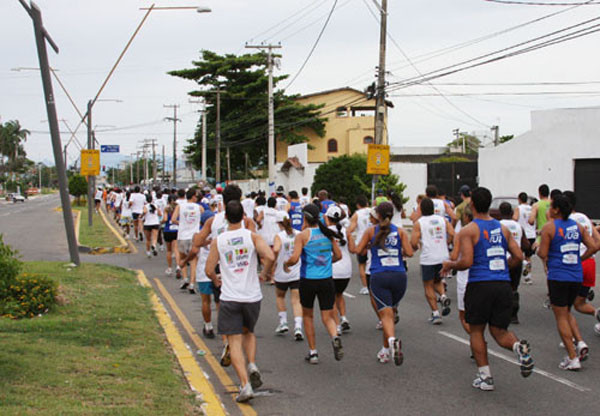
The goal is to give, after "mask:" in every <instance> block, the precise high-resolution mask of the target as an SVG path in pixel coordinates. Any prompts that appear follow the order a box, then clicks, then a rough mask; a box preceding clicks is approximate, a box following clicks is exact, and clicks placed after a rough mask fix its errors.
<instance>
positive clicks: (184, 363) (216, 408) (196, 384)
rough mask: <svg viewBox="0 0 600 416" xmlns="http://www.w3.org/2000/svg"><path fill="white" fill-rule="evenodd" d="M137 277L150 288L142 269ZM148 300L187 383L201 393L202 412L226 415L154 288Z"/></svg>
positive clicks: (212, 414)
mask: <svg viewBox="0 0 600 416" xmlns="http://www.w3.org/2000/svg"><path fill="white" fill-rule="evenodd" d="M137 278H138V281H139V282H140V284H141V285H142V286H144V287H148V288H152V287H151V286H150V282H148V279H147V278H146V275H145V274H144V272H143V271H141V270H138V271H137ZM150 301H151V302H152V307H153V308H154V312H155V313H156V317H157V318H158V321H159V322H160V325H161V326H162V328H163V330H164V331H165V335H166V336H167V340H168V341H169V344H170V345H171V348H172V349H173V351H174V352H175V356H176V357H177V361H179V365H180V366H181V368H182V369H183V373H184V375H185V378H186V379H187V382H188V384H189V385H190V387H191V389H192V390H193V391H195V392H198V393H200V394H201V395H202V400H203V401H204V404H203V405H202V408H203V410H204V413H205V414H206V415H207V416H220V415H223V416H224V415H226V413H225V408H224V406H223V403H221V401H220V400H219V398H218V397H217V395H216V393H215V390H214V388H213V386H212V384H211V383H210V382H209V381H208V380H207V378H206V377H205V375H204V373H203V372H202V369H201V368H200V366H199V365H198V363H197V362H196V359H195V358H194V355H193V354H192V352H190V350H189V349H188V348H187V347H186V345H185V342H184V341H183V338H182V337H181V335H180V334H179V332H178V331H177V327H176V326H175V324H174V323H173V321H172V320H171V318H170V317H169V314H168V313H167V310H166V309H165V307H164V306H163V305H162V303H161V302H160V300H159V299H158V296H156V293H155V292H154V290H153V291H152V293H151V294H150Z"/></svg>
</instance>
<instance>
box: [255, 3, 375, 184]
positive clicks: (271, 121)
mask: <svg viewBox="0 0 600 416" xmlns="http://www.w3.org/2000/svg"><path fill="white" fill-rule="evenodd" d="M385 1H386V0H384V2H385ZM246 48H252V49H261V50H262V49H266V50H267V51H268V52H267V59H268V61H267V71H268V73H269V91H268V94H269V138H268V140H269V145H268V152H267V153H268V157H269V181H268V182H269V183H268V187H269V194H270V193H271V192H272V191H274V190H275V108H274V107H275V106H274V100H273V49H281V45H280V44H279V45H246ZM271 188H273V189H271Z"/></svg>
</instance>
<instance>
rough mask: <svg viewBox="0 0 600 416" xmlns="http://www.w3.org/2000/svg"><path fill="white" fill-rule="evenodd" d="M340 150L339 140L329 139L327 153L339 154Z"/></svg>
mask: <svg viewBox="0 0 600 416" xmlns="http://www.w3.org/2000/svg"><path fill="white" fill-rule="evenodd" d="M337 151H338V148H337V140H336V139H329V140H328V141H327V152H328V153H337Z"/></svg>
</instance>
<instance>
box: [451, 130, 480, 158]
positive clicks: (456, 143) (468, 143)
mask: <svg viewBox="0 0 600 416" xmlns="http://www.w3.org/2000/svg"><path fill="white" fill-rule="evenodd" d="M463 141H464V143H465V153H466V154H468V155H476V154H477V153H479V148H480V147H481V140H479V139H478V138H477V136H474V135H472V134H467V133H460V134H459V137H458V139H454V140H453V141H451V142H450V143H448V144H447V145H446V146H448V147H449V148H458V149H462V146H463Z"/></svg>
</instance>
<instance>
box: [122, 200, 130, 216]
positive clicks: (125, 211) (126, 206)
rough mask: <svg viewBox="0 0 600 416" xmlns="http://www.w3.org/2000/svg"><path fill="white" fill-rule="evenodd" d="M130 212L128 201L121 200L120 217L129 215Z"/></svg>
mask: <svg viewBox="0 0 600 416" xmlns="http://www.w3.org/2000/svg"><path fill="white" fill-rule="evenodd" d="M131 214H132V212H131V206H130V202H129V201H127V200H126V199H125V200H123V208H121V217H131V216H132V215H131Z"/></svg>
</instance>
